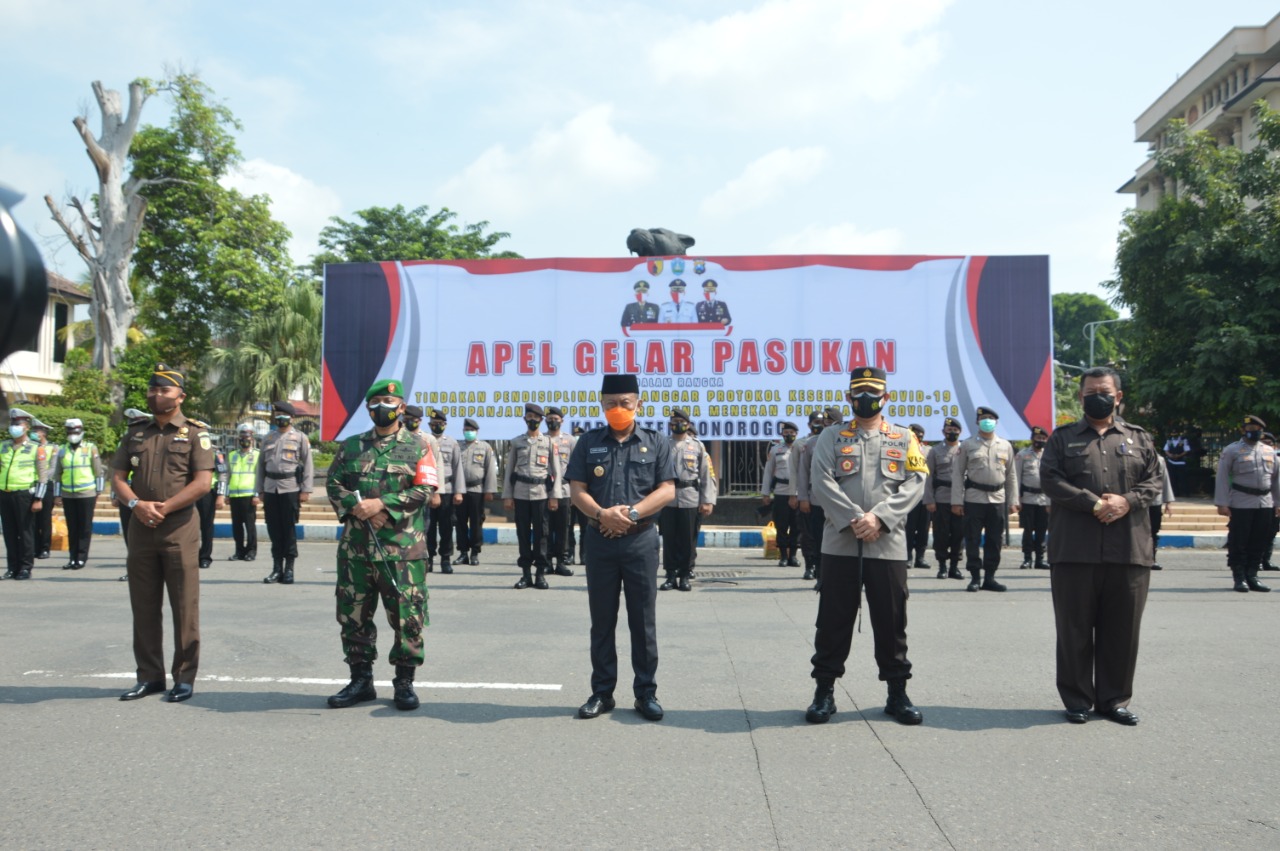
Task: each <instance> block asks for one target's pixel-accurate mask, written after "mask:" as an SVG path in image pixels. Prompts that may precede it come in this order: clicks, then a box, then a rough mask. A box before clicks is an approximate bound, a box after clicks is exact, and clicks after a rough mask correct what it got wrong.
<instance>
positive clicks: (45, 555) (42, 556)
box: [36, 550, 49, 558]
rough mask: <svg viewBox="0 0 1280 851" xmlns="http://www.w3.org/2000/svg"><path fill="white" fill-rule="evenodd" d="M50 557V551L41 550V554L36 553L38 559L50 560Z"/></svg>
mask: <svg viewBox="0 0 1280 851" xmlns="http://www.w3.org/2000/svg"><path fill="white" fill-rule="evenodd" d="M48 557H49V551H48V550H41V551H40V552H38V553H36V558H48Z"/></svg>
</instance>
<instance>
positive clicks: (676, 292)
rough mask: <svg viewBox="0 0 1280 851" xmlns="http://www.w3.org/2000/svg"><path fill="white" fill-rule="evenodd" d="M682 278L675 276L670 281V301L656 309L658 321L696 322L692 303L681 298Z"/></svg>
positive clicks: (696, 315)
mask: <svg viewBox="0 0 1280 851" xmlns="http://www.w3.org/2000/svg"><path fill="white" fill-rule="evenodd" d="M683 297H684V280H683V279H682V278H675V279H673V280H672V281H671V301H668V302H666V303H665V304H663V305H662V309H661V310H659V311H658V321H659V322H661V323H663V324H671V323H674V322H697V321H698V314H697V311H695V310H694V309H693V305H692V304H690V303H689V302H687V301H684V300H683Z"/></svg>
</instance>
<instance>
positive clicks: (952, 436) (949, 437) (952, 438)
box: [946, 431, 960, 443]
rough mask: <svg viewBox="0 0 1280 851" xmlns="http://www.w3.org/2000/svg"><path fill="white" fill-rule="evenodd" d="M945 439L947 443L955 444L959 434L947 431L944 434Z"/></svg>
mask: <svg viewBox="0 0 1280 851" xmlns="http://www.w3.org/2000/svg"><path fill="white" fill-rule="evenodd" d="M946 438H947V443H955V442H956V441H957V440H959V439H960V432H958V431H949V432H947V433H946Z"/></svg>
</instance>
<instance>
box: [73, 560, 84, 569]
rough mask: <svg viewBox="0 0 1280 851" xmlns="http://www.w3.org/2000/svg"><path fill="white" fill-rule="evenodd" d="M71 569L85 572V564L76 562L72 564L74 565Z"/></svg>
mask: <svg viewBox="0 0 1280 851" xmlns="http://www.w3.org/2000/svg"><path fill="white" fill-rule="evenodd" d="M71 569H72V570H84V562H82V561H75V562H72V563H71Z"/></svg>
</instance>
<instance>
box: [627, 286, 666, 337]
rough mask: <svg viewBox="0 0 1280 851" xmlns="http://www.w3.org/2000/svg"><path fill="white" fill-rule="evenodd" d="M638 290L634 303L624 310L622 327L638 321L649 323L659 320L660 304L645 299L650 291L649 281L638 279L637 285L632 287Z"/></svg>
mask: <svg viewBox="0 0 1280 851" xmlns="http://www.w3.org/2000/svg"><path fill="white" fill-rule="evenodd" d="M632 289H634V290H635V292H636V300H635V302H634V303H633V304H628V305H627V306H626V307H625V308H623V310H622V327H623V328H630V327H631V326H632V325H635V324H637V323H649V322H657V321H658V306H657V305H656V304H650V303H649V302H647V301H645V297H646V295H647V294H648V292H649V282H648V281H636V285H635V286H634V287H632Z"/></svg>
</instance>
